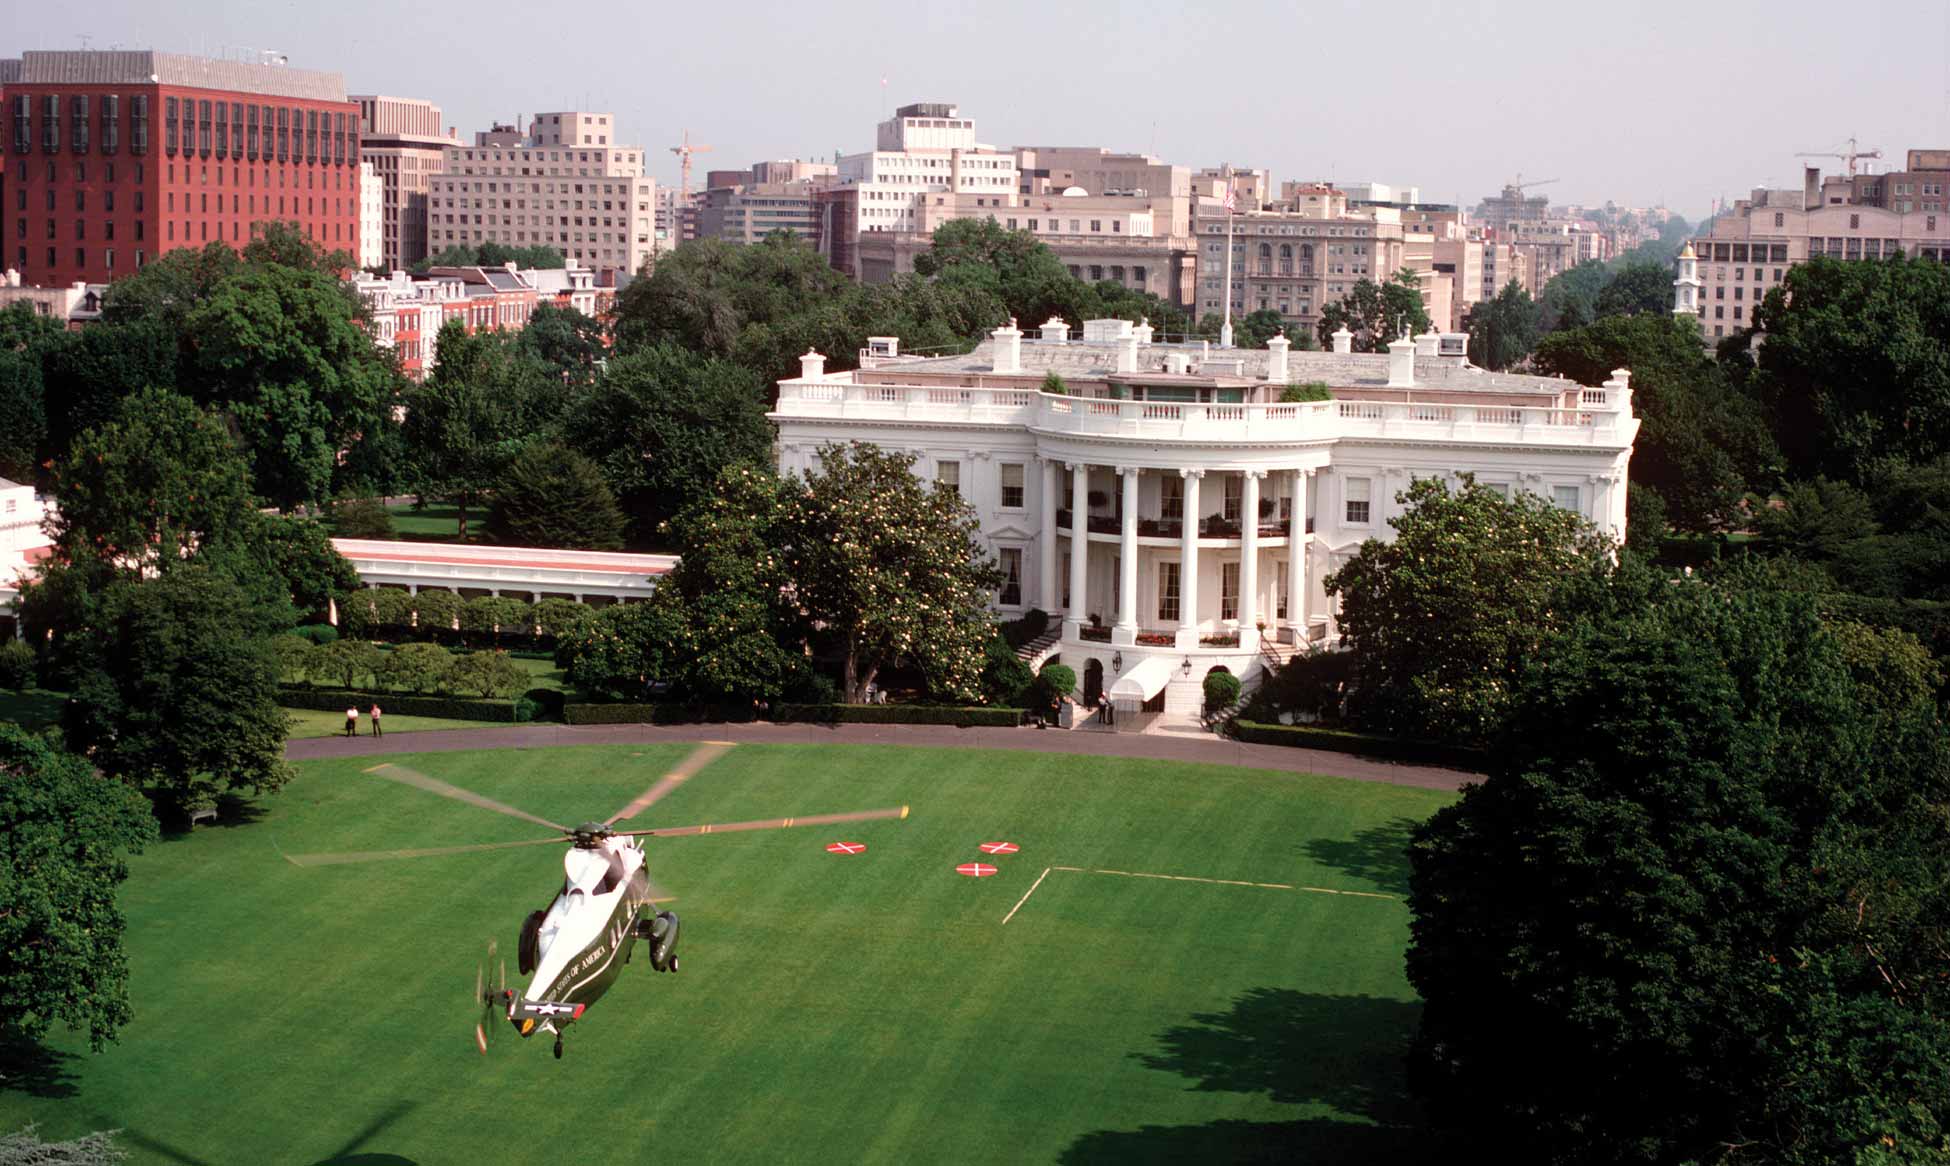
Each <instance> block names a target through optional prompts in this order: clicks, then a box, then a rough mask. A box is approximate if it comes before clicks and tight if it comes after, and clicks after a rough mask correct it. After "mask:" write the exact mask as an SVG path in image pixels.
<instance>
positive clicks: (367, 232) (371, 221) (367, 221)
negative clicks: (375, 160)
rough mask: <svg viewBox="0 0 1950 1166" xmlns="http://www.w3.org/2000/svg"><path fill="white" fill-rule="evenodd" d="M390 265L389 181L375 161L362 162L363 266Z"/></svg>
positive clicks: (361, 215) (360, 177)
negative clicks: (375, 165)
mask: <svg viewBox="0 0 1950 1166" xmlns="http://www.w3.org/2000/svg"><path fill="white" fill-rule="evenodd" d="M385 262H386V181H385V179H383V178H381V177H380V176H379V171H377V170H375V169H374V168H373V164H372V163H371V162H361V163H359V266H360V267H363V268H366V269H367V270H369V271H370V270H372V269H375V268H377V267H379V266H381V265H382V264H384V263H385Z"/></svg>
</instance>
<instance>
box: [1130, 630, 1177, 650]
mask: <svg viewBox="0 0 1950 1166" xmlns="http://www.w3.org/2000/svg"><path fill="white" fill-rule="evenodd" d="M1137 642H1138V643H1140V644H1143V645H1144V646H1145V647H1147V648H1169V647H1171V646H1172V645H1173V644H1176V643H1177V642H1178V637H1176V636H1173V635H1171V634H1170V633H1168V632H1139V633H1138V638H1137Z"/></svg>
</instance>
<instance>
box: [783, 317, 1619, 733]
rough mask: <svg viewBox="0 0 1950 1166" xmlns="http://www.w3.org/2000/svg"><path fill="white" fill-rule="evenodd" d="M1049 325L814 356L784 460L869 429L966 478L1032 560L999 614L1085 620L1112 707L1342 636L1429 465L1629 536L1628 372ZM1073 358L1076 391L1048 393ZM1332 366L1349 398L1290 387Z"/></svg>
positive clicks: (1009, 548)
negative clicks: (964, 346)
mask: <svg viewBox="0 0 1950 1166" xmlns="http://www.w3.org/2000/svg"><path fill="white" fill-rule="evenodd" d="M1041 333H1042V335H1041V338H1040V339H1025V337H1024V335H1023V333H1022V332H1021V331H1020V330H1019V329H1018V328H1017V327H1016V325H1015V322H1014V321H1011V322H1010V323H1008V324H1006V325H1004V326H1003V327H1002V328H999V329H997V330H996V331H995V333H994V334H993V336H992V337H991V338H990V339H989V340H987V341H985V342H984V343H983V344H982V345H980V346H979V347H978V348H977V349H976V350H975V351H974V352H972V353H970V354H968V355H966V356H951V357H939V358H916V357H902V356H900V355H899V354H898V347H899V346H898V342H897V341H895V340H892V339H889V338H875V339H873V340H872V341H870V346H869V348H868V349H867V350H865V351H864V352H862V353H861V367H860V368H859V369H858V370H856V371H853V372H842V373H833V374H828V373H826V372H825V371H824V366H825V358H824V357H823V356H821V355H819V354H817V353H810V352H809V353H807V354H806V356H805V357H804V358H802V361H801V363H802V366H803V367H802V370H801V375H800V376H798V377H796V378H793V379H790V380H785V381H781V382H780V383H779V400H778V405H777V408H776V409H775V411H774V412H773V413H772V414H771V417H772V419H773V421H774V422H775V423H776V424H777V425H778V429H779V462H780V469H781V471H782V472H800V473H803V472H806V471H807V470H809V469H812V468H814V467H815V466H816V465H817V462H818V455H819V451H820V450H821V449H822V448H823V447H825V446H827V445H829V444H833V443H842V442H848V441H867V442H872V443H874V444H877V445H880V446H882V447H885V448H890V449H894V450H899V451H904V452H906V453H908V454H910V455H911V456H913V458H914V472H915V473H916V474H917V475H920V476H922V477H923V478H926V479H931V480H932V481H934V482H935V483H936V484H937V485H939V486H941V487H943V488H949V489H954V490H957V491H959V492H960V493H961V494H962V496H964V497H965V498H967V499H968V500H969V502H970V503H971V504H972V505H973V506H974V507H975V509H976V512H977V513H978V514H979V516H980V518H981V522H982V537H983V538H984V539H985V540H986V542H987V544H988V549H989V550H990V551H991V552H992V553H993V554H994V555H995V557H996V559H997V561H998V562H999V563H1000V564H1001V567H1002V570H1003V572H1004V575H1005V576H1006V578H1007V582H1006V583H1005V584H1004V586H1003V588H1002V590H1001V592H1000V594H999V595H998V596H997V598H996V606H997V608H998V610H999V611H1000V612H1001V613H1003V614H1004V615H1005V616H1014V615H1020V614H1021V613H1023V612H1024V611H1027V610H1028V609H1030V608H1041V609H1043V610H1044V611H1046V612H1048V613H1050V615H1051V616H1052V618H1054V617H1056V616H1057V615H1059V614H1060V615H1061V616H1062V630H1061V638H1060V640H1059V641H1058V642H1057V643H1056V644H1055V645H1053V647H1052V652H1051V654H1053V655H1057V656H1060V657H1061V659H1062V661H1063V662H1064V663H1066V664H1069V665H1070V666H1072V667H1073V668H1075V669H1076V670H1077V673H1078V676H1079V677H1080V678H1081V681H1082V686H1083V689H1084V692H1083V695H1084V696H1085V698H1086V701H1087V702H1088V701H1089V700H1090V699H1093V698H1096V697H1097V696H1098V695H1099V694H1100V693H1107V694H1109V695H1110V696H1111V697H1112V698H1113V699H1114V701H1115V702H1116V703H1117V704H1119V705H1121V706H1124V707H1127V708H1135V707H1137V706H1142V707H1144V708H1146V709H1150V710H1163V709H1172V710H1189V709H1193V708H1195V707H1196V706H1197V703H1198V701H1199V699H1200V698H1199V689H1200V684H1201V682H1202V681H1203V679H1204V677H1205V675H1206V673H1207V672H1209V671H1211V670H1212V669H1213V668H1215V667H1221V666H1222V667H1224V668H1226V669H1228V670H1229V671H1231V672H1233V673H1234V674H1236V675H1238V676H1240V677H1241V679H1242V680H1244V679H1248V678H1250V677H1251V675H1252V674H1253V673H1254V672H1256V671H1258V670H1259V669H1261V668H1263V667H1265V666H1266V664H1268V663H1270V662H1273V661H1277V660H1279V659H1283V658H1284V657H1285V656H1286V655H1288V654H1290V653H1291V652H1292V651H1293V650H1294V649H1295V647H1296V646H1297V645H1302V644H1306V643H1313V642H1322V641H1326V640H1331V639H1332V638H1334V636H1335V635H1336V628H1335V620H1334V616H1335V608H1334V604H1333V602H1332V601H1331V600H1330V599H1329V597H1328V596H1327V595H1326V593H1325V591H1324V590H1323V588H1322V585H1321V580H1322V578H1323V577H1324V576H1326V575H1327V574H1329V573H1331V572H1332V571H1333V570H1334V569H1335V568H1336V567H1337V566H1339V565H1340V564H1341V563H1342V562H1344V561H1346V560H1347V559H1348V558H1350V557H1351V556H1352V555H1353V554H1354V553H1355V552H1356V551H1357V550H1358V549H1359V548H1360V545H1361V543H1362V542H1363V541H1364V540H1366V539H1369V538H1390V537H1392V534H1393V532H1392V529H1391V528H1390V527H1389V525H1388V520H1389V519H1390V518H1393V517H1395V516H1396V515H1397V514H1398V513H1399V512H1400V509H1401V507H1400V506H1399V504H1398V503H1397V502H1396V501H1395V495H1396V493H1397V492H1398V491H1401V490H1403V489H1406V488H1407V487H1408V485H1409V484H1410V482H1411V481H1412V480H1413V479H1415V478H1425V477H1441V478H1448V479H1453V478H1454V477H1455V476H1456V475H1457V474H1458V473H1461V472H1464V471H1468V472H1472V473H1474V474H1475V475H1476V477H1477V480H1478V481H1479V482H1483V483H1486V484H1488V485H1490V486H1491V487H1492V488H1494V489H1498V490H1502V491H1514V490H1525V491H1530V492H1532V493H1535V494H1538V495H1541V496H1543V497H1545V498H1548V499H1550V500H1551V501H1553V502H1554V503H1556V504H1557V505H1559V506H1562V507H1565V508H1567V509H1571V510H1576V511H1578V512H1579V513H1581V514H1584V515H1585V516H1587V517H1588V518H1590V519H1591V520H1592V521H1593V522H1594V523H1595V524H1596V525H1597V526H1598V527H1599V528H1600V529H1601V530H1604V531H1606V532H1608V533H1610V534H1612V535H1614V536H1617V537H1620V538H1622V537H1623V535H1624V531H1625V487H1626V471H1627V467H1628V466H1629V464H1630V461H1631V456H1632V441H1633V438H1634V437H1635V436H1636V435H1637V433H1638V425H1639V423H1638V420H1637V419H1636V418H1635V417H1634V416H1633V413H1632V394H1631V388H1630V373H1629V372H1627V371H1626V370H1623V369H1620V370H1618V371H1617V372H1616V373H1614V374H1613V379H1612V380H1611V381H1608V382H1607V383H1606V384H1605V385H1604V386H1603V387H1601V388H1585V387H1583V386H1580V385H1577V384H1574V383H1572V382H1569V381H1564V380H1557V379H1549V378H1544V377H1533V376H1516V375H1510V374H1504V373H1492V372H1488V371H1485V370H1483V369H1479V368H1475V367H1472V366H1471V365H1469V364H1468V362H1467V359H1466V358H1465V356H1464V355H1463V354H1464V352H1465V350H1466V343H1467V337H1465V336H1461V335H1456V334H1445V335H1437V334H1435V333H1430V334H1427V335H1424V336H1422V337H1419V338H1417V339H1415V340H1412V341H1411V340H1408V339H1406V338H1404V339H1402V340H1399V341H1396V342H1395V343H1394V344H1392V345H1390V350H1389V351H1388V352H1387V353H1386V354H1379V353H1376V354H1366V353H1353V352H1350V351H1348V342H1349V337H1348V336H1347V334H1346V333H1345V332H1343V333H1342V334H1340V335H1339V336H1337V337H1336V338H1335V339H1336V351H1333V352H1290V351H1289V345H1288V342H1287V341H1286V339H1285V338H1284V337H1279V338H1276V339H1275V340H1274V341H1273V343H1272V345H1271V346H1270V347H1269V348H1268V349H1267V350H1264V351H1247V350H1241V349H1214V348H1209V347H1207V346H1197V345H1191V346H1188V345H1164V344H1154V343H1152V342H1151V329H1150V327H1149V326H1148V325H1145V324H1140V325H1136V326H1133V325H1132V324H1131V323H1129V322H1128V321H1123V320H1092V321H1087V322H1086V323H1085V325H1084V336H1083V338H1082V339H1080V340H1073V339H1071V338H1070V337H1069V329H1068V327H1067V325H1065V324H1064V323H1063V322H1062V321H1058V320H1053V321H1051V322H1050V323H1048V324H1046V325H1044V326H1043V328H1042V329H1041ZM1050 373H1056V374H1058V375H1059V376H1061V377H1062V378H1063V380H1064V382H1065V388H1066V392H1064V393H1061V394H1058V393H1052V392H1045V391H1043V385H1044V381H1045V378H1046V377H1047V376H1048V375H1049V374H1050ZM1313 382H1323V383H1325V384H1326V385H1327V386H1328V387H1329V389H1330V391H1331V393H1332V399H1331V400H1325V401H1310V402H1290V403H1283V402H1281V400H1280V398H1281V396H1282V394H1283V391H1284V390H1285V388H1286V387H1287V386H1288V385H1290V384H1306V383H1313ZM1187 514H1189V515H1191V516H1192V518H1193V521H1191V522H1185V521H1183V520H1182V516H1184V515H1187ZM1080 548H1081V549H1080Z"/></svg>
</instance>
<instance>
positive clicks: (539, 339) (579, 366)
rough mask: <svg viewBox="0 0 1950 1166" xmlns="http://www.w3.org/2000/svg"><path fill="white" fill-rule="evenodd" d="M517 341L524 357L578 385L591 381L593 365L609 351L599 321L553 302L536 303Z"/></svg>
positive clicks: (585, 384)
mask: <svg viewBox="0 0 1950 1166" xmlns="http://www.w3.org/2000/svg"><path fill="white" fill-rule="evenodd" d="M517 344H518V346H519V347H520V349H521V352H522V354H523V355H524V356H526V357H527V358H528V359H530V360H532V361H534V362H535V363H536V364H538V365H540V366H541V367H543V368H547V369H549V370H551V371H552V372H553V373H554V374H555V375H556V376H557V377H558V378H559V379H560V380H561V381H562V382H563V383H564V384H566V385H570V386H573V387H579V388H586V387H588V386H589V385H592V384H594V383H595V381H596V371H597V368H598V366H599V365H600V364H601V363H602V361H603V360H604V359H605V358H606V357H607V356H608V354H609V350H608V346H607V338H606V337H605V336H604V334H603V326H602V324H601V323H600V322H599V321H596V320H592V319H590V318H589V317H588V316H585V315H583V314H582V313H581V312H579V311H577V310H576V309H574V308H558V307H556V306H555V305H554V304H537V305H536V307H535V311H534V312H533V313H532V314H530V315H529V317H528V323H526V324H524V325H522V329H521V337H520V339H519V340H518V341H517Z"/></svg>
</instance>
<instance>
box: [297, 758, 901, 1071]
mask: <svg viewBox="0 0 1950 1166" xmlns="http://www.w3.org/2000/svg"><path fill="white" fill-rule="evenodd" d="M718 752H722V747H714V746H709V745H707V746H703V747H701V748H699V749H698V750H697V751H695V752H693V753H692V754H691V756H690V757H689V758H687V759H686V760H685V761H684V763H683V764H682V765H680V766H679V767H678V768H677V769H676V770H674V771H672V772H671V773H669V774H667V775H665V776H664V777H663V778H661V779H659V780H658V781H657V783H656V784H655V785H652V786H651V787H650V788H649V789H647V790H645V791H644V792H643V793H642V794H641V795H640V796H638V797H637V799H636V800H635V801H633V802H631V803H630V804H629V805H627V806H625V807H623V808H622V809H620V810H618V811H617V812H616V813H614V814H611V815H610V816H609V817H608V818H606V819H604V820H603V821H601V822H584V823H582V824H581V825H580V826H576V827H573V828H571V827H568V826H563V825H560V824H558V823H555V822H551V821H549V820H548V819H546V818H540V817H537V816H535V815H534V814H530V813H528V812H526V811H524V810H518V809H516V808H514V807H513V806H509V805H504V804H503V803H501V802H497V801H495V800H494V799H492V798H489V797H484V796H483V795H481V794H477V793H474V792H473V791H471V790H464V789H461V788H460V787H459V786H455V785H450V784H448V783H447V782H444V781H441V780H440V779H439V778H435V777H429V776H427V775H426V774H424V773H420V772H418V771H416V770H412V769H408V768H405V767H404V766H399V765H393V764H390V763H389V764H384V765H379V766H375V767H374V768H372V769H369V770H367V771H366V772H368V773H371V774H374V775H375V776H378V777H383V778H386V779H387V780H389V781H397V782H400V783H401V784H403V785H410V786H413V787H414V788H416V789H422V790H425V791H427V792H428V793H434V794H439V795H440V796H441V797H445V798H452V799H454V800H456V801H461V802H466V803H467V804H469V805H472V806H478V807H480V808H481V809H484V810H492V811H494V812H495V813H497V814H506V815H508V816H510V817H515V818H520V819H522V820H523V821H526V822H533V823H535V824H536V825H538V826H545V827H547V828H548V829H550V830H554V831H556V832H557V833H556V836H554V837H551V838H534V839H527V840H524V841H520V842H484V843H477V844H475V845H472V846H443V847H436V848H432V849H422V850H377V851H361V852H354V853H342V854H295V855H286V856H285V858H286V860H287V861H289V862H291V863H293V864H295V865H297V866H327V865H337V864H341V863H354V862H374V861H380V860H385V859H396V858H434V857H439V856H441V855H450V854H473V853H476V852H479V851H484V850H502V849H506V848H509V847H515V846H547V845H560V844H561V843H562V842H564V841H567V842H569V843H570V847H569V850H568V853H566V854H564V855H563V856H562V868H563V874H564V878H563V883H562V887H561V889H560V890H558V891H557V892H556V893H555V898H554V899H553V900H552V901H551V902H550V903H549V905H548V906H547V907H546V908H544V909H542V910H539V911H534V912H531V913H530V914H529V915H528V917H527V919H525V920H523V922H522V925H521V933H520V940H519V943H518V944H517V947H516V959H517V963H518V966H519V969H520V971H521V974H522V975H525V976H529V977H530V978H529V981H528V986H527V987H526V988H525V989H523V990H522V991H520V992H519V993H517V992H516V991H514V990H513V989H511V988H509V987H508V968H507V961H506V960H504V959H499V958H498V956H497V951H498V947H497V945H496V944H495V943H494V942H493V941H492V940H490V941H489V942H488V951H487V961H486V962H485V963H483V964H481V965H480V966H479V967H477V969H476V971H475V975H474V999H475V1002H476V1004H477V1006H478V1007H479V1008H480V1009H481V1015H480V1018H479V1020H478V1021H477V1022H476V1023H475V1026H474V1043H475V1045H476V1046H477V1047H478V1048H479V1049H480V1050H481V1052H483V1053H485V1052H487V1050H488V1047H489V1045H490V1044H491V1043H492V1037H493V1034H494V1032H495V1031H496V1030H497V1029H498V1028H499V1027H500V1026H499V1025H498V1024H497V1023H495V1014H496V1013H497V1012H499V1013H501V1014H502V1015H503V1016H505V1018H506V1019H507V1020H508V1022H509V1023H510V1024H512V1025H513V1026H514V1029H515V1031H516V1032H518V1033H519V1034H521V1036H523V1037H524V1038H526V1037H530V1036H533V1035H535V1034H536V1033H538V1032H545V1033H550V1034H552V1035H553V1036H554V1037H555V1055H556V1057H557V1058H560V1057H561V1056H562V1032H563V1030H564V1029H566V1028H567V1027H568V1026H569V1025H571V1024H574V1023H575V1022H576V1021H579V1020H581V1019H582V1016H583V1013H584V1012H585V1011H586V1010H587V1009H588V1007H589V1006H590V1005H591V1004H594V1003H595V1002H596V1000H597V999H598V998H600V997H601V996H602V994H603V993H604V992H606V991H608V990H609V987H610V985H611V984H613V983H615V981H616V977H617V976H618V975H619V974H620V973H621V972H622V970H623V965H625V964H627V963H629V962H630V954H631V950H632V949H633V948H634V947H635V945H636V942H637V940H639V939H641V940H644V941H646V942H648V943H649V944H650V952H649V955H650V966H651V967H652V968H654V969H655V970H657V971H660V972H675V971H677V967H678V960H677V934H678V926H679V924H678V919H677V915H676V913H675V912H672V911H662V910H656V909H655V906H656V904H658V903H661V902H666V901H668V900H669V899H670V898H671V896H670V895H668V894H666V893H664V892H663V891H662V889H661V888H659V887H658V886H657V885H656V884H655V883H653V882H652V881H651V880H650V876H649V874H648V872H647V871H645V869H644V860H645V856H644V851H643V844H642V843H641V842H640V841H639V839H641V838H645V837H663V838H673V837H678V836H680V835H687V834H732V833H737V832H741V831H746V830H775V829H784V828H787V827H794V826H827V825H834V824H837V823H841V822H871V821H876V820H880V819H887V818H906V817H907V814H908V807H906V806H896V807H893V808H890V809H884V810H865V811H860V812H856V813H848V814H816V815H813V816H810V817H793V818H767V819H763V820H760V821H753V822H723V823H717V824H713V825H705V826H663V827H655V828H651V829H643V830H616V829H613V828H612V827H613V826H615V824H616V823H617V822H619V821H623V820H625V819H628V818H634V817H635V816H636V815H637V814H639V813H641V812H643V811H644V810H646V809H648V808H649V807H650V806H652V805H654V804H656V802H657V801H659V800H660V799H662V798H663V797H664V796H665V795H666V794H668V793H670V791H671V790H673V789H676V788H677V786H679V785H680V784H682V783H683V781H684V780H685V779H686V778H688V777H690V776H691V774H693V773H695V772H697V771H698V770H699V769H702V768H703V767H704V766H705V765H706V764H709V762H710V761H711V760H712V759H713V758H715V757H716V756H717V754H718ZM490 969H493V972H494V976H495V980H494V982H493V983H492V984H490V983H489V982H488V976H489V972H490Z"/></svg>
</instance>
